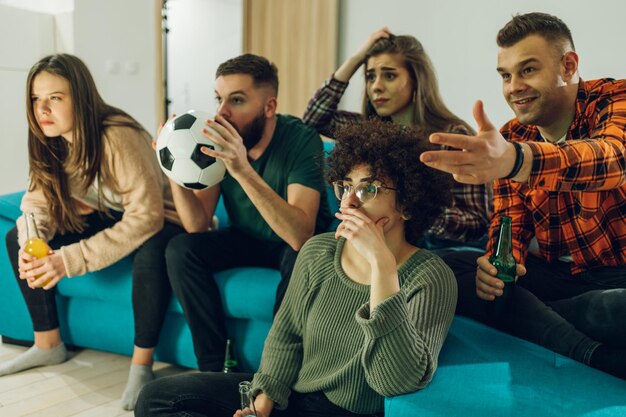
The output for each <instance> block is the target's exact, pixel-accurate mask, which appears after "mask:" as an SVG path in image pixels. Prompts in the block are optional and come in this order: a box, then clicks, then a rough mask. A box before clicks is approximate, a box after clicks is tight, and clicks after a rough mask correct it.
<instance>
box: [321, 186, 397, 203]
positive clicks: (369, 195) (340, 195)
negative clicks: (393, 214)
mask: <svg viewBox="0 0 626 417" xmlns="http://www.w3.org/2000/svg"><path fill="white" fill-rule="evenodd" d="M332 184H333V191H335V196H336V197H337V199H338V200H345V199H346V198H348V196H349V195H350V193H351V192H352V191H354V193H355V194H356V197H357V198H358V199H359V200H360V201H361V203H365V202H366V201H370V200H373V199H375V198H376V196H377V195H378V190H379V189H380V188H384V189H385V190H393V191H397V188H391V187H385V186H384V185H376V184H372V183H371V182H360V183H358V184H357V185H352V184H349V183H347V182H345V181H333V183H332Z"/></svg>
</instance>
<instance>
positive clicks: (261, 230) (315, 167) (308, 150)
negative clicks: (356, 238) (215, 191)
mask: <svg viewBox="0 0 626 417" xmlns="http://www.w3.org/2000/svg"><path fill="white" fill-rule="evenodd" d="M277 118H278V120H277V123H276V130H275V131H274V136H272V140H271V141H270V144H269V145H268V147H267V149H266V150H265V152H263V154H262V155H261V157H260V158H259V159H257V160H256V161H251V165H252V168H254V170H255V171H256V172H257V173H258V174H259V175H260V176H261V177H262V178H263V180H264V181H265V182H266V183H267V184H268V185H269V186H270V188H271V189H272V190H274V191H275V192H276V193H277V194H278V195H279V196H281V197H282V198H283V199H284V200H285V201H286V200H287V187H288V186H289V184H301V185H304V186H305V187H309V188H312V189H314V190H317V191H319V192H320V209H319V211H318V213H317V221H316V224H315V230H316V233H319V232H323V231H326V230H327V228H328V225H329V224H330V222H331V220H332V219H331V215H330V211H329V209H328V200H327V197H326V184H325V183H324V168H323V164H324V155H323V147H322V140H321V139H320V137H319V135H318V134H317V132H316V131H315V130H313V129H312V128H310V127H308V126H306V125H305V124H304V123H302V121H301V120H300V119H298V118H296V117H293V116H287V115H281V114H279V115H278V116H277ZM220 189H221V193H222V198H223V199H224V207H225V208H226V212H227V213H228V218H229V221H230V226H231V227H233V228H236V229H238V230H241V231H243V232H245V233H247V234H249V235H252V236H254V237H256V238H259V239H266V240H269V241H274V242H280V241H282V239H281V238H280V237H278V235H277V234H276V233H274V231H273V230H272V229H271V228H270V227H269V225H268V224H267V223H266V222H265V220H264V219H263V217H262V216H261V214H260V213H259V211H258V210H257V208H256V207H255V206H254V205H253V204H252V202H251V201H250V199H249V198H248V196H247V195H246V193H245V192H244V191H243V188H241V186H240V185H239V183H238V182H237V181H236V180H235V179H233V177H231V176H230V174H226V177H225V178H224V180H222V182H221V184H220Z"/></svg>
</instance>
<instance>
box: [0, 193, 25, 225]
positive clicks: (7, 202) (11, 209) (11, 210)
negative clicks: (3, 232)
mask: <svg viewBox="0 0 626 417" xmlns="http://www.w3.org/2000/svg"><path fill="white" fill-rule="evenodd" d="M23 196H24V191H20V192H17V193H12V194H5V195H3V196H2V198H1V199H0V216H2V217H4V218H6V219H7V220H9V221H12V222H15V220H17V218H18V217H20V215H21V214H22V211H21V210H20V204H21V203H22V197H23Z"/></svg>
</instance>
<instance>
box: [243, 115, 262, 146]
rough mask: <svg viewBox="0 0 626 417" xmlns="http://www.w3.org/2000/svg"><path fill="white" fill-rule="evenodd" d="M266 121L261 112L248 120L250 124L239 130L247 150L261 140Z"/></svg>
mask: <svg viewBox="0 0 626 417" xmlns="http://www.w3.org/2000/svg"><path fill="white" fill-rule="evenodd" d="M266 121H267V119H266V118H265V113H263V112H261V113H259V115H258V116H257V117H255V118H254V119H253V120H252V121H251V122H250V124H248V125H247V126H246V127H245V128H243V129H242V130H241V131H240V132H239V135H240V136H241V138H242V139H243V145H244V146H245V147H246V149H247V150H250V149H252V148H254V146H255V145H256V144H257V143H259V141H260V140H261V137H262V136H263V131H264V130H265V122H266Z"/></svg>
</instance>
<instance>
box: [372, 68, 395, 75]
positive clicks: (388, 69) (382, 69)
mask: <svg viewBox="0 0 626 417" xmlns="http://www.w3.org/2000/svg"><path fill="white" fill-rule="evenodd" d="M380 70H381V71H398V68H396V67H381V68H380ZM375 71H376V68H370V69H368V70H365V73H366V74H368V73H371V72H375Z"/></svg>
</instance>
